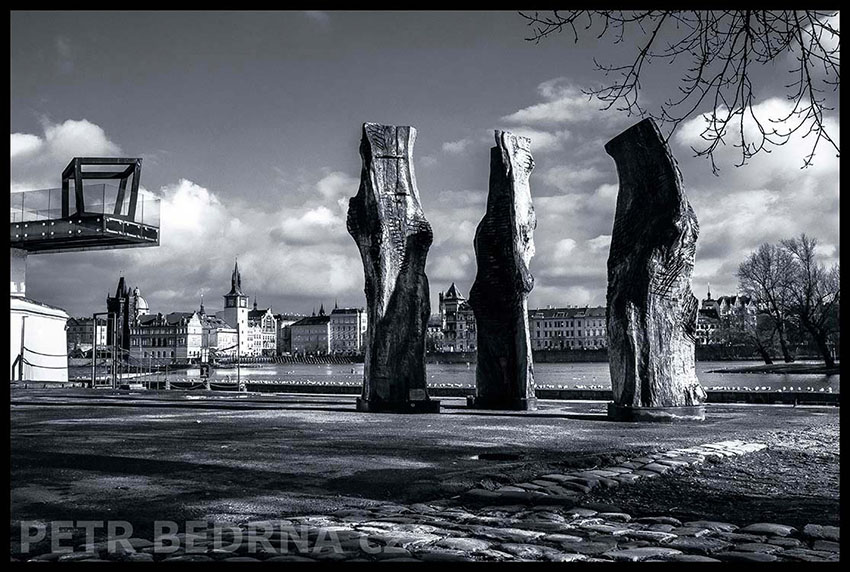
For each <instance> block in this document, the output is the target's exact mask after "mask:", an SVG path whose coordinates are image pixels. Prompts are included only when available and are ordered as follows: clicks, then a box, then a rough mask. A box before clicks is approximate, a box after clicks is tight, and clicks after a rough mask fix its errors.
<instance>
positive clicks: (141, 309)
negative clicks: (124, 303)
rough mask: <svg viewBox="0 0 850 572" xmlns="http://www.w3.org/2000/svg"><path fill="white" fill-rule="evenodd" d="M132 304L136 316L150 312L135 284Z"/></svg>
mask: <svg viewBox="0 0 850 572" xmlns="http://www.w3.org/2000/svg"><path fill="white" fill-rule="evenodd" d="M133 306H134V307H135V311H136V316H137V317H138V316H143V315H145V314H150V306H149V305H148V302H147V300H145V299H144V298H142V295H141V293H140V292H139V287H138V286H136V288H135V289H134V290H133Z"/></svg>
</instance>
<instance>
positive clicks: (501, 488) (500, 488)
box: [496, 485, 525, 493]
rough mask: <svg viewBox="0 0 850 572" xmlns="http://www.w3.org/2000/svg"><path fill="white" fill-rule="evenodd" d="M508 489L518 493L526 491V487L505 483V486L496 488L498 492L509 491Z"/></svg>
mask: <svg viewBox="0 0 850 572" xmlns="http://www.w3.org/2000/svg"><path fill="white" fill-rule="evenodd" d="M508 491H512V492H516V493H522V492H525V489H521V488H519V487H516V486H514V485H505V486H503V487H499V488H498V489H496V492H497V493H503V492H508Z"/></svg>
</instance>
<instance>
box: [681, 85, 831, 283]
mask: <svg viewBox="0 0 850 572" xmlns="http://www.w3.org/2000/svg"><path fill="white" fill-rule="evenodd" d="M790 109H791V108H790V106H789V103H788V102H786V101H784V100H781V99H777V98H770V99H766V100H765V101H763V102H760V103H758V104H757V105H755V106H754V112H755V113H756V114H757V116H758V117H759V118H761V119H763V120H764V121H768V120H769V119H777V118H781V117H783V116H786V115H787V114H788V112H789V111H790ZM705 120H706V119H705V116H700V117H695V118H693V119H691V120H689V121H688V122H686V123H684V124H682V126H681V127H682V128H683V129H682V130H681V132H678V131H677V133H676V135H674V137H673V146H674V153H675V154H676V156H677V158H678V159H679V166H680V169H681V170H682V174H683V178H684V183H685V188H686V192H687V193H688V197H689V200H690V201H691V204H692V206H693V208H694V212H695V213H696V215H697V218H698V219H699V223H700V235H699V239H698V241H697V253H696V265H695V268H694V284H695V289H696V290H697V291H698V292H703V291H704V289H705V287H706V285H707V284H706V283H707V282H711V284H712V291H716V292H724V293H725V292H730V293H734V292H735V290H736V288H737V279H736V278H735V276H734V274H735V270H736V268H737V266H738V264H739V263H740V262H741V261H742V260H743V259H744V258H745V257H746V256H747V255H748V254H749V253H751V252H753V251H754V250H755V249H757V248H758V246H759V245H760V244H762V243H764V242H772V243H775V242H778V241H779V240H782V239H784V238H791V237H793V236H797V235H799V234H800V233H801V232H805V233H807V234H809V235H811V236H814V237H816V238H818V239H819V240H820V241H821V242H822V243H824V244H830V245H832V244H836V245H837V244H838V236H839V227H838V206H839V178H838V175H839V171H838V168H839V159H838V158H837V157H835V156H834V155H835V154H834V151H829V150H828V149H827V148H826V147H824V148H823V149H822V151H819V152H818V155H817V156H816V157H815V162H814V164H813V165H812V166H810V167H807V168H805V169H802V168H800V167H801V166H802V164H803V159H804V157H805V156H806V155H807V154H808V153H809V152H810V151H811V140H812V136H811V135H810V136H809V137H807V138H803V134H804V133H805V129H803V130H800V131H798V132H796V133H794V134H793V135H792V136H791V137H790V139H789V140H788V142H787V143H786V144H785V145H783V146H781V147H775V148H773V149H772V151H771V152H770V153H759V154H758V155H756V156H755V157H753V158H752V159H750V161H749V163H748V165H746V166H744V167H740V168H735V167H733V165H734V164H735V163H736V162H738V161H740V149H739V148H735V147H732V145H731V144H730V145H727V146H720V147H719V148H718V150H717V152H716V153H715V160H716V161H717V162H718V165H719V166H720V168H721V173H720V176H719V177H714V176H712V175H711V174H710V165H708V163H707V161H705V160H704V159H701V158H694V157H693V156H692V155H693V153H692V152H689V148H690V147H691V146H693V147H696V148H700V145H703V146H704V144H705V142H704V141H703V140H702V139H701V137H700V133H701V132H702V130H703V129H704V125H705ZM824 120H825V122H826V123H827V125H828V126H829V128H830V133H831V135H833V136H834V137H835V138H836V140H838V139H839V136H840V133H839V125H838V121H837V118H836V117H833V116H825V118H824ZM775 125H776V128H777V130H779V131H780V132H781V131H787V130H788V129H789V125H788V124H787V123H781V122H780V123H776V124H775ZM730 129H731V130H732V132H731V133H730V135H729V137H728V140H729V141H734V139H735V136H736V134H737V133H738V132H737V131H736V130H737V129H738V128H737V126H735V127H732V128H730ZM744 129H745V132H746V133H747V134H748V135H754V134H755V133H754V132H753V131H752V130H753V129H754V125H753V122H752V120H751V119H748V120H747V121H745V124H744ZM836 250H837V247H836ZM836 255H837V252H836ZM830 260H831V259H830ZM836 260H837V258H836Z"/></svg>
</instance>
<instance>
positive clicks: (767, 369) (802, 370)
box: [708, 363, 841, 375]
mask: <svg viewBox="0 0 850 572" xmlns="http://www.w3.org/2000/svg"><path fill="white" fill-rule="evenodd" d="M840 367H841V364H836V365H835V366H834V367H827V366H826V365H825V364H822V363H821V364H817V363H775V364H771V365H765V364H762V365H753V366H744V367H731V368H723V369H711V370H708V373H775V374H809V373H810V374H820V375H840V371H839V370H840Z"/></svg>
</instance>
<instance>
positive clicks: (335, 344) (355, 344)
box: [328, 305, 367, 355]
mask: <svg viewBox="0 0 850 572" xmlns="http://www.w3.org/2000/svg"><path fill="white" fill-rule="evenodd" d="M328 325H329V326H330V331H329V336H330V338H329V343H328V345H329V348H330V353H332V354H343V355H359V354H361V353H363V342H364V340H365V337H366V326H367V318H366V311H365V310H364V309H363V308H339V307H337V306H336V305H334V309H333V310H331V315H330V321H329V322H328Z"/></svg>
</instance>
